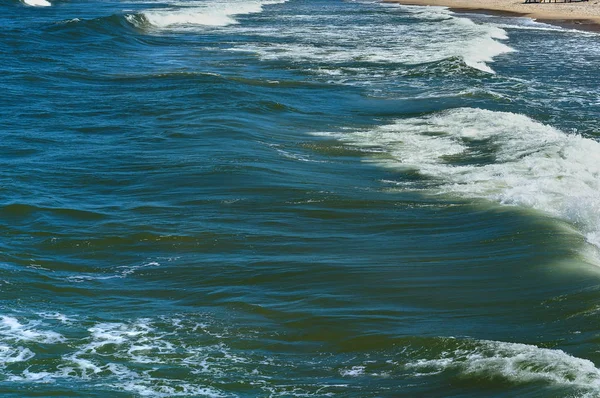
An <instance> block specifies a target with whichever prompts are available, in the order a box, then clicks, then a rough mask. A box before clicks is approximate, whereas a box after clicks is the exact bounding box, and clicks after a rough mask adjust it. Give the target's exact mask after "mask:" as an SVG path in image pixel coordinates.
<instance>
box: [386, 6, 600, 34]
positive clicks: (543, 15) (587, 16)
mask: <svg viewBox="0 0 600 398" xmlns="http://www.w3.org/2000/svg"><path fill="white" fill-rule="evenodd" d="M384 2H385V3H400V4H406V5H429V6H444V7H449V8H451V9H453V10H455V11H482V12H492V13H508V14H514V15H515V16H525V17H529V18H533V19H536V20H538V21H544V22H549V23H554V24H558V25H565V26H570V27H574V28H579V29H585V30H595V31H599V30H600V1H599V0H591V1H586V2H573V3H534V4H525V3H524V1H523V0H384Z"/></svg>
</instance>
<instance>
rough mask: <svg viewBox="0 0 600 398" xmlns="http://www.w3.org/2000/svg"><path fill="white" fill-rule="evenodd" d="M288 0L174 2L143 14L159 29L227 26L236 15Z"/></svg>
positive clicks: (249, 12) (260, 10)
mask: <svg viewBox="0 0 600 398" xmlns="http://www.w3.org/2000/svg"><path fill="white" fill-rule="evenodd" d="M286 1H287V0H263V1H257V0H254V1H241V0H229V1H227V0H225V1H223V0H221V1H217V2H198V1H194V2H188V3H184V4H181V3H176V4H174V8H168V9H158V10H147V11H144V12H143V13H142V16H143V18H144V19H145V21H147V22H148V23H149V24H151V25H152V26H154V27H155V28H159V29H166V28H176V27H194V26H227V25H232V24H237V23H238V22H237V20H236V19H235V18H234V17H235V16H238V15H245V14H256V13H260V12H262V11H263V7H264V6H266V5H270V4H279V3H285V2H286ZM130 21H131V20H130Z"/></svg>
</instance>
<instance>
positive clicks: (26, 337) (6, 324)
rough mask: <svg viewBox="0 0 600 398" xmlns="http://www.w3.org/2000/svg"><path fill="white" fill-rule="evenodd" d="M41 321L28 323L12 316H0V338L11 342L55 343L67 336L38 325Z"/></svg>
mask: <svg viewBox="0 0 600 398" xmlns="http://www.w3.org/2000/svg"><path fill="white" fill-rule="evenodd" d="M40 324H41V322H39V321H30V322H28V323H27V324H23V323H21V322H19V320H18V319H17V318H14V317H11V316H1V317H0V339H1V340H2V341H11V342H38V343H46V344H54V343H59V342H63V341H64V340H65V338H64V337H63V336H62V335H61V334H60V333H56V332H54V331H51V330H44V329H42V328H39V327H38V326H39V325H40Z"/></svg>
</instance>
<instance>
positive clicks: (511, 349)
mask: <svg viewBox="0 0 600 398" xmlns="http://www.w3.org/2000/svg"><path fill="white" fill-rule="evenodd" d="M405 367H406V368H408V369H411V370H413V371H416V372H418V373H417V375H418V376H426V375H431V374H437V373H441V372H444V371H447V370H454V371H458V372H459V373H460V374H461V375H463V376H484V377H486V378H503V379H506V380H509V381H510V382H513V383H531V382H545V383H549V384H552V385H557V386H573V387H577V388H582V389H584V390H587V392H589V391H590V390H593V391H595V392H596V393H598V392H600V369H598V368H596V366H595V365H594V363H593V362H591V361H589V360H587V359H582V358H577V357H574V356H572V355H569V354H567V353H566V352H564V351H562V350H555V349H548V348H540V347H537V346H534V345H528V344H518V343H506V342H501V341H485V340H484V341H482V340H478V341H472V342H467V343H465V344H464V345H459V347H458V348H456V349H453V350H449V351H444V352H443V353H442V354H441V355H439V356H437V357H434V358H423V359H418V360H412V361H410V362H408V363H407V364H405Z"/></svg>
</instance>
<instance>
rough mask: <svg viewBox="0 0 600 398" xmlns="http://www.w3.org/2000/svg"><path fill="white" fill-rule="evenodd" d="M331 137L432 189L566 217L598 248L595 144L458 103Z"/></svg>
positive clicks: (599, 147)
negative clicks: (381, 152)
mask: <svg viewBox="0 0 600 398" xmlns="http://www.w3.org/2000/svg"><path fill="white" fill-rule="evenodd" d="M322 135H326V136H330V137H331V136H334V137H336V138H338V139H340V140H342V141H344V142H347V143H351V144H353V145H356V146H359V147H363V146H365V147H369V146H374V145H376V146H379V147H382V148H384V149H385V151H386V152H387V153H388V154H389V156H386V157H381V158H378V159H375V160H374V162H376V163H378V164H380V165H382V166H385V167H391V168H396V169H399V170H411V171H416V172H418V173H419V174H420V175H422V176H423V177H425V178H428V179H430V180H431V181H433V183H434V188H433V193H438V194H442V193H443V194H452V195H459V196H462V197H465V198H482V199H487V200H490V201H494V202H497V203H500V204H504V205H513V206H519V207H523V208H529V209H534V210H536V211H540V212H543V213H545V214H549V215H551V216H553V217H555V218H557V219H560V220H564V221H567V222H569V223H570V224H571V225H573V226H574V227H575V228H577V230H578V231H580V232H581V233H582V234H583V235H584V236H585V237H586V239H587V241H588V242H589V243H591V244H593V245H595V246H597V247H600V198H599V197H598V191H600V179H599V176H600V157H599V156H600V155H599V154H600V143H598V142H596V141H594V140H592V139H589V138H584V137H581V136H579V135H574V134H566V133H564V132H562V131H560V130H558V129H556V128H554V127H551V126H548V125H545V124H542V123H540V122H537V121H535V120H533V119H531V118H529V117H527V116H524V115H519V114H514V113H507V112H493V111H489V110H483V109H474V108H461V109H454V110H450V111H445V112H441V113H436V114H433V115H428V116H424V117H416V118H409V119H402V120H398V121H396V123H394V124H391V125H387V126H381V127H377V128H375V129H373V130H368V131H359V132H354V133H344V134H340V133H336V134H327V133H325V134H322Z"/></svg>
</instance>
